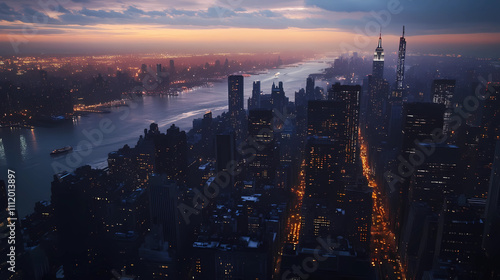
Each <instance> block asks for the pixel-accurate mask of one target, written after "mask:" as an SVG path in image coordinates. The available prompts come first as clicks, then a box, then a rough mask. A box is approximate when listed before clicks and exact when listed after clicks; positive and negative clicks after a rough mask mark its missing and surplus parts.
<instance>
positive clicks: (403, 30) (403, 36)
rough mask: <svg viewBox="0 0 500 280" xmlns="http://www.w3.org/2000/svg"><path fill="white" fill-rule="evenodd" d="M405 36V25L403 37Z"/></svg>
mask: <svg viewBox="0 0 500 280" xmlns="http://www.w3.org/2000/svg"><path fill="white" fill-rule="evenodd" d="M404 36H405V26H404V25H403V37H404Z"/></svg>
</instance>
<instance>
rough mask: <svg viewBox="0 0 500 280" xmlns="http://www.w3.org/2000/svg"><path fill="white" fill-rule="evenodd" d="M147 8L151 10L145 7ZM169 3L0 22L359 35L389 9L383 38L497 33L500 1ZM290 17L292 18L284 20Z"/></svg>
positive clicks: (0, 6) (76, 7)
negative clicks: (322, 30) (335, 31)
mask: <svg viewBox="0 0 500 280" xmlns="http://www.w3.org/2000/svg"><path fill="white" fill-rule="evenodd" d="M136 3H137V2H136ZM150 3H153V4H154V5H146V4H150ZM175 3H180V2H175V1H170V0H166V1H163V2H158V3H156V4H155V3H154V2H147V3H145V4H144V5H141V3H137V4H131V3H129V1H128V0H116V1H115V3H112V2H109V1H106V2H103V1H95V0H71V1H65V2H64V4H62V5H58V6H56V7H51V8H50V9H51V10H52V11H55V12H57V13H58V16H53V15H52V14H51V15H52V17H50V16H48V14H47V12H48V11H45V10H44V8H42V7H40V6H37V2H32V1H26V0H19V1H18V2H16V3H12V2H11V3H9V4H7V3H5V2H2V3H0V20H2V21H7V22H24V23H36V24H45V25H48V26H45V27H48V28H49V27H51V26H50V25H54V26H71V27H70V28H74V26H75V25H80V26H94V25H99V24H111V25H113V24H117V25H118V24H120V25H121V24H138V25H141V24H142V25H149V26H151V25H158V26H173V27H177V28H210V27H219V28H220V27H225V28H230V27H240V28H262V29H283V28H289V27H296V28H308V29H310V28H337V29H341V30H344V31H347V32H353V30H355V29H356V28H357V29H359V30H363V29H364V28H365V26H367V24H368V23H373V22H376V23H377V22H379V21H380V18H379V19H378V20H377V16H382V17H384V15H386V14H387V13H388V10H390V9H388V5H391V3H392V4H397V5H398V6H400V7H401V12H398V13H396V14H390V13H389V16H390V19H389V20H386V19H387V18H385V19H384V22H383V23H382V24H381V26H382V29H383V30H384V34H399V33H400V30H401V26H402V25H406V26H408V31H409V35H425V34H462V33H479V32H481V33H485V32H500V17H498V16H497V15H496V13H498V10H499V9H500V1H488V0H479V1H474V2H472V1H468V0H455V1H445V0H291V1H285V0H276V1H268V0H254V1H249V0H217V1H214V2H211V3H212V4H213V5H212V6H208V7H202V6H201V4H200V3H201V2H197V1H196V0H193V1H191V2H190V1H183V2H182V5H184V6H181V4H177V5H176V4H175ZM205 3H206V2H205ZM197 6H198V7H199V8H196V7H197ZM186 7H188V8H186ZM286 8H291V10H292V12H290V11H287V10H286ZM293 9H295V10H293ZM290 13H295V14H294V15H293V16H290ZM297 15H299V16H297ZM48 28H47V29H48Z"/></svg>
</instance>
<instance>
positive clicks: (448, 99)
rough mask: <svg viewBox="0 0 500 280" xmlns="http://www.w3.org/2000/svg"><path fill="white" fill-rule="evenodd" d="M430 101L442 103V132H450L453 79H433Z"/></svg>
mask: <svg viewBox="0 0 500 280" xmlns="http://www.w3.org/2000/svg"><path fill="white" fill-rule="evenodd" d="M432 94H433V97H432V102H434V103H438V104H443V105H444V106H445V108H446V111H445V113H444V126H443V131H444V133H448V132H450V118H451V109H452V108H453V103H452V98H453V95H454V94H455V80H434V81H433V82H432Z"/></svg>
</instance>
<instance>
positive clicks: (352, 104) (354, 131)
mask: <svg viewBox="0 0 500 280" xmlns="http://www.w3.org/2000/svg"><path fill="white" fill-rule="evenodd" d="M360 94H361V86H359V85H356V86H351V85H340V83H336V84H334V85H333V86H332V88H331V90H330V91H329V98H328V99H330V100H334V101H338V102H342V103H343V107H344V118H345V120H344V123H345V135H344V137H346V138H347V139H346V140H347V141H346V161H347V163H348V164H351V165H352V167H353V170H352V173H353V174H352V175H353V176H354V177H355V173H356V172H355V170H356V167H357V166H358V159H359V144H358V128H359V106H360V103H359V102H360V101H359V98H360Z"/></svg>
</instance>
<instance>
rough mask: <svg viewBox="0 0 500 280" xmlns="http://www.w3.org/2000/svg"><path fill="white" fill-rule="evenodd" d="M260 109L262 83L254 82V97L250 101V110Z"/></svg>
mask: <svg viewBox="0 0 500 280" xmlns="http://www.w3.org/2000/svg"><path fill="white" fill-rule="evenodd" d="M259 108H260V81H254V82H253V88H252V96H251V97H250V98H249V99H248V110H249V111H250V110H254V109H259Z"/></svg>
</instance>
